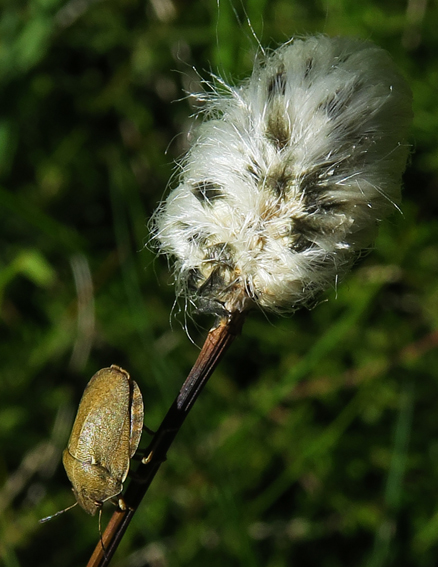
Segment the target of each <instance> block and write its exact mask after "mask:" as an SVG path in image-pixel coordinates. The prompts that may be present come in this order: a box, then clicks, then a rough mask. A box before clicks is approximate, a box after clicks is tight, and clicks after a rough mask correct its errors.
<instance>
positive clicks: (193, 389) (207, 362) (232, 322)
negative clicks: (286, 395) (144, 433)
mask: <svg viewBox="0 0 438 567" xmlns="http://www.w3.org/2000/svg"><path fill="white" fill-rule="evenodd" d="M243 321H244V314H243V313H241V312H237V311H236V312H235V313H233V314H231V315H230V316H229V317H228V318H227V319H222V320H221V321H220V323H219V325H218V326H217V327H215V328H214V329H212V330H211V331H210V332H209V333H208V335H207V337H206V339H205V342H204V345H203V347H202V349H201V352H200V353H199V356H198V358H197V360H196V362H195V364H194V366H193V368H192V370H191V371H190V374H189V375H188V377H187V379H186V380H185V382H184V384H183V385H182V387H181V389H180V391H179V394H178V396H177V398H176V399H175V401H174V402H173V404H172V405H171V406H170V408H169V411H168V412H167V414H166V416H165V417H164V419H163V421H162V422H161V425H160V427H159V428H158V430H157V432H156V433H155V435H154V437H153V439H152V441H151V443H150V445H149V447H148V448H147V449H146V451H145V455H146V459H144V462H143V461H142V463H140V465H139V467H138V469H137V471H136V472H135V476H134V477H133V479H132V481H131V483H130V484H129V486H128V489H127V490H126V493H125V494H124V496H123V500H124V502H125V504H126V509H124V510H121V509H120V508H117V510H116V511H115V512H114V514H113V515H112V517H111V519H110V521H109V523H108V525H107V527H106V529H105V532H104V533H103V535H102V539H101V541H99V543H98V544H97V546H96V548H95V550H94V552H93V555H92V556H91V558H90V560H89V562H88V564H87V567H104V566H105V565H108V564H109V562H110V560H111V558H112V556H113V555H114V553H115V551H116V549H117V547H118V545H119V543H120V541H121V539H122V537H123V534H124V533H125V531H126V528H127V527H128V525H129V522H130V521H131V519H132V517H133V515H134V513H135V511H136V510H137V508H138V506H139V504H140V502H141V500H142V499H143V497H144V495H145V494H146V492H147V490H148V488H149V486H150V484H151V483H152V480H153V479H154V477H155V475H156V473H157V471H158V469H159V468H160V465H161V464H162V463H163V462H164V461H165V460H166V454H167V451H168V449H169V447H170V446H171V444H172V442H173V440H174V439H175V437H176V434H177V433H178V431H179V430H180V428H181V426H182V424H183V423H184V420H185V418H186V416H187V414H188V413H189V411H190V410H191V408H192V406H193V404H194V402H195V401H196V399H197V397H198V396H199V394H200V393H201V391H202V388H203V387H204V386H205V384H206V383H207V380H208V379H209V378H210V376H211V374H212V373H213V371H214V369H215V368H216V366H217V365H218V363H219V361H220V360H221V358H222V357H223V355H224V354H225V352H226V351H227V350H228V347H229V346H230V345H231V343H232V342H233V341H234V339H235V338H236V336H237V335H238V334H239V333H240V330H241V328H242V325H243ZM102 544H103V546H104V548H105V551H104V549H103V547H102Z"/></svg>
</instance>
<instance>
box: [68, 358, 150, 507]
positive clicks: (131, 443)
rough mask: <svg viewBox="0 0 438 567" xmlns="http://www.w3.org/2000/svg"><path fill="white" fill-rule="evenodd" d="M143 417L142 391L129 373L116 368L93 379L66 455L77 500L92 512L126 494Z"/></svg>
mask: <svg viewBox="0 0 438 567" xmlns="http://www.w3.org/2000/svg"><path fill="white" fill-rule="evenodd" d="M143 415H144V409H143V399H142V396H141V392H140V389H139V387H138V386H137V384H136V382H134V380H132V378H131V377H130V376H129V374H128V372H126V370H123V369H122V368H120V367H119V366H115V365H114V364H113V365H112V366H111V367H110V368H103V369H102V370H99V371H98V372H96V374H95V375H94V376H93V377H92V378H91V380H90V382H89V383H88V386H87V387H86V388H85V391H84V394H83V396H82V399H81V402H80V404H79V409H78V413H77V415H76V419H75V422H74V424H73V429H72V432H71V435H70V439H69V442H68V445H67V449H65V451H64V453H63V457H62V461H63V463H64V468H65V470H66V472H67V476H68V478H69V479H70V482H71V483H72V485H73V492H74V495H75V496H76V500H77V502H78V504H79V505H80V506H81V507H82V508H83V509H84V510H85V511H86V512H87V513H88V514H91V515H92V516H94V514H95V513H96V511H97V510H98V509H99V508H101V507H102V505H103V503H104V502H106V501H107V500H110V499H111V498H114V497H115V496H118V495H119V494H120V493H121V492H122V489H123V483H124V481H125V479H126V476H127V474H128V471H129V461H130V459H131V457H132V456H133V455H134V453H135V451H136V450H137V447H138V444H139V442H140V437H141V433H142V428H143ZM119 504H121V502H119Z"/></svg>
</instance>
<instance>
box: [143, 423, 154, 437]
mask: <svg viewBox="0 0 438 567" xmlns="http://www.w3.org/2000/svg"><path fill="white" fill-rule="evenodd" d="M143 431H146V433H148V434H149V435H151V437H153V436H154V435H155V433H156V432H155V431H152V429H149V427H148V426H147V425H144V424H143Z"/></svg>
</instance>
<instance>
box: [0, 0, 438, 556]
mask: <svg viewBox="0 0 438 567" xmlns="http://www.w3.org/2000/svg"><path fill="white" fill-rule="evenodd" d="M429 4H430V5H428V3H427V0H407V1H405V0H403V1H401V0H391V1H388V2H381V0H362V1H361V2H357V0H325V1H320V2H317V1H315V0H272V1H263V0H248V1H247V2H244V3H243V4H242V3H241V2H240V0H233V2H232V3H230V2H229V1H228V0H221V2H220V4H219V6H218V4H217V2H215V1H214V0H207V1H205V0H204V1H201V0H195V1H188V0H187V1H183V0H150V1H148V2H145V1H139V0H118V1H117V0H100V1H99V0H70V1H67V2H66V1H62V0H29V1H27V2H25V1H23V0H4V1H3V3H2V8H1V12H0V177H1V179H0V225H1V229H0V294H1V295H0V301H1V303H0V309H1V311H0V313H1V319H0V333H1V342H0V361H1V378H0V557H1V558H2V560H3V564H4V565H5V566H6V567H18V566H20V567H21V566H23V567H27V566H34V567H39V566H59V565H62V566H64V567H70V566H79V565H84V564H85V563H86V561H87V557H88V556H89V554H90V552H91V550H92V549H93V547H94V545H95V544H96V542H97V540H98V537H99V532H98V520H97V517H96V518H92V517H89V516H87V515H86V514H85V512H83V510H81V509H80V508H78V507H77V508H75V509H74V510H72V511H69V512H68V513H66V514H64V515H62V516H60V517H59V518H56V519H54V520H53V521H52V522H50V523H47V524H44V525H40V524H39V523H38V519H39V518H41V517H43V516H47V515H49V514H53V513H54V512H56V511H57V510H59V509H62V508H65V507H67V506H69V505H70V504H72V503H73V501H74V497H73V494H72V492H71V491H70V485H69V482H68V480H67V478H66V475H65V472H64V470H63V468H62V465H61V462H60V458H61V453H62V450H63V449H64V447H65V446H66V442H67V439H68V435H69V432H70V428H71V425H72V421H73V418H74V414H75V412H76V408H77V404H78V402H79V399H80V396H81V394H82V391H83V389H84V387H85V385H86V383H87V382H88V380H89V379H90V378H91V376H92V375H93V374H94V372H96V371H97V370H98V369H99V368H102V367H105V366H109V365H110V364H118V365H120V366H122V367H124V368H126V369H127V370H128V371H129V372H130V373H131V375H132V376H133V377H134V379H135V380H136V381H137V382H138V383H139V385H140V388H141V390H142V392H143V396H144V401H145V412H146V417H145V420H146V424H147V425H148V426H149V427H150V428H152V429H154V428H156V427H157V426H158V425H159V423H160V420H161V419H162V417H163V416H164V414H165V411H166V409H167V407H168V405H169V404H170V403H171V401H172V400H173V398H174V396H175V395H176V393H177V391H178V389H179V386H180V384H181V383H182V381H183V379H184V377H185V376H186V374H187V372H188V370H189V369H190V366H191V364H192V363H193V362H194V360H195V358H196V356H197V352H198V348H197V346H196V345H195V344H192V342H191V341H190V340H189V338H188V337H187V335H186V333H185V331H184V329H183V325H184V317H183V314H181V313H178V309H177V308H175V309H174V310H173V311H174V315H175V317H173V316H172V317H171V315H170V314H171V311H172V307H173V303H174V292H173V288H172V286H171V285H170V283H171V278H170V275H169V271H168V269H167V266H166V263H165V261H163V260H162V259H158V260H157V259H155V256H154V253H153V252H152V251H150V250H148V249H147V248H145V244H146V243H147V241H148V230H147V222H148V218H149V217H150V216H151V214H152V212H153V210H154V209H155V207H156V205H157V203H158V201H159V200H160V199H161V198H162V197H163V195H164V193H165V191H166V188H167V186H168V183H169V179H170V177H171V175H172V171H173V162H174V160H175V159H176V158H178V157H179V156H181V154H182V153H183V152H184V150H185V149H186V148H187V134H188V133H189V131H190V127H191V125H192V123H193V120H192V119H191V118H190V116H191V115H192V114H193V113H194V112H195V111H196V109H195V107H194V106H193V105H192V103H191V102H190V100H188V99H187V96H186V95H187V92H189V91H193V90H195V91H196V90H199V89H200V88H201V85H200V77H199V76H201V77H207V78H208V73H209V72H210V71H214V72H215V73H218V74H219V75H221V76H223V77H224V78H225V79H226V80H227V81H229V82H233V81H237V80H238V79H241V78H243V77H245V76H247V75H248V74H249V73H250V70H251V66H252V63H253V61H254V56H255V53H256V51H257V44H256V41H255V39H254V37H253V34H252V31H251V29H250V28H249V26H248V22H247V18H249V20H250V21H251V23H252V26H253V28H254V32H255V35H256V36H257V37H258V38H260V41H261V42H262V43H263V44H264V45H266V46H271V47H275V46H276V45H278V44H279V43H282V42H283V41H285V40H287V39H289V37H291V36H293V35H297V34H298V35H300V34H301V35H302V34H309V33H327V34H331V35H336V34H344V35H353V36H358V37H360V38H367V39H371V40H373V41H375V42H376V43H377V44H379V45H380V46H382V47H384V48H386V49H388V50H389V51H390V52H391V54H392V56H393V58H394V59H395V61H396V62H397V64H398V65H399V67H400V68H401V69H402V72H403V73H404V75H405V76H406V77H407V78H408V80H409V82H410V84H411V86H412V89H413V92H414V110H415V119H414V126H413V130H412V137H411V141H412V149H413V155H412V159H411V164H410V166H409V169H408V172H407V174H406V176H405V189H404V195H405V197H404V201H403V206H402V214H400V212H397V211H394V215H393V216H392V217H391V218H390V219H389V220H388V221H386V222H385V223H384V224H383V225H382V227H381V230H380V235H379V237H378V239H377V241H376V243H375V249H374V250H373V251H372V252H371V253H370V254H369V255H367V256H365V257H364V258H363V259H362V260H361V261H360V262H359V263H358V265H357V266H356V267H355V269H354V270H353V272H352V273H351V275H350V276H349V277H348V278H347V279H346V280H345V281H344V282H343V283H342V285H340V286H339V289H338V290H337V291H336V290H334V289H333V290H331V291H330V292H328V293H327V294H326V296H325V297H323V298H321V300H322V301H321V303H320V304H319V305H318V306H317V307H316V308H315V309H313V310H312V311H301V312H299V313H297V314H296V315H294V316H293V317H291V318H279V317H274V316H272V317H270V318H266V317H265V316H264V315H262V314H253V315H252V316H251V317H250V318H249V319H248V321H247V323H246V324H245V327H244V332H243V335H242V337H240V338H239V339H238V340H237V341H236V343H235V344H234V345H233V347H232V349H231V351H230V352H229V353H228V355H227V357H226V360H225V361H224V362H223V363H222V364H221V366H220V367H219V369H218V370H217V371H216V373H215V375H214V376H213V378H212V379H211V381H210V383H209V385H208V387H207V389H206V391H205V392H204V393H203V395H202V396H201V398H200V399H199V401H198V402H197V406H196V407H195V409H194V410H193V412H192V414H191V415H190V416H189V418H188V420H187V422H186V423H185V425H184V428H183V430H182V431H181V433H180V435H179V436H178V438H177V440H176V443H175V445H174V447H173V448H172V450H171V451H170V453H169V456H168V457H169V458H168V461H167V462H166V463H165V464H164V465H163V467H162V468H161V470H160V472H159V474H158V476H157V477H156V479H155V481H154V483H153V485H152V488H151V490H150V492H149V493H148V495H147V497H146V499H145V501H144V502H143V505H142V507H141V509H140V510H139V512H138V514H137V515H136V517H135V519H134V521H133V523H132V524H131V526H130V528H129V530H128V532H127V533H126V536H125V538H124V541H123V543H122V545H121V547H120V550H119V552H118V554H117V555H116V556H115V558H114V561H113V565H114V566H115V567H116V566H119V567H140V566H150V567H167V566H169V567H184V566H189V565H190V567H197V566H199V567H205V566H206V565H208V566H210V567H224V566H227V567H234V566H236V567H286V566H291V565H296V566H299V567H341V566H342V567H356V566H358V567H362V566H363V567H380V566H381V567H387V566H390V565H397V566H398V567H400V566H418V567H426V566H427V567H429V566H430V567H433V566H435V565H436V563H437V559H438V497H437V494H438V410H437V406H438V355H437V351H436V347H437V344H438V329H437V323H438V283H437V276H438V217H437V213H438V186H437V180H438V144H437V136H438V134H437V133H438V112H437V100H438V57H437V54H438V34H437V24H438V7H437V5H436V3H434V4H432V3H431V2H430V3H429ZM243 6H244V9H243ZM175 182H176V180H174V181H172V180H171V181H170V185H172V184H174V183H175ZM197 322H198V323H199V325H198V326H195V325H193V324H192V323H189V324H188V325H189V330H190V335H191V337H192V339H193V342H194V343H196V344H198V345H199V344H201V343H202V338H203V337H204V336H205V331H206V329H208V328H209V326H210V325H211V323H212V321H211V320H209V319H207V318H205V319H198V320H197ZM145 436H147V435H146V434H145ZM146 444H147V440H146V439H144V440H143V442H142V445H143V446H145V445H146ZM112 510H113V509H112V507H111V505H110V504H108V505H107V506H106V509H105V511H104V513H103V516H102V523H103V525H105V523H106V522H107V521H108V518H109V516H110V513H111V512H112ZM0 561H1V560H0Z"/></svg>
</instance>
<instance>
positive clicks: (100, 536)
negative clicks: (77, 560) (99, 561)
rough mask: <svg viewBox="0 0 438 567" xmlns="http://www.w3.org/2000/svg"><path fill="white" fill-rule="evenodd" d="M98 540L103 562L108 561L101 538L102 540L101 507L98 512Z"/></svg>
mask: <svg viewBox="0 0 438 567" xmlns="http://www.w3.org/2000/svg"><path fill="white" fill-rule="evenodd" d="M99 538H100V545H101V546H102V551H103V555H104V557H105V560H106V561H108V556H107V554H106V547H105V544H104V543H103V538H102V507H101V508H100V510H99Z"/></svg>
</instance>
